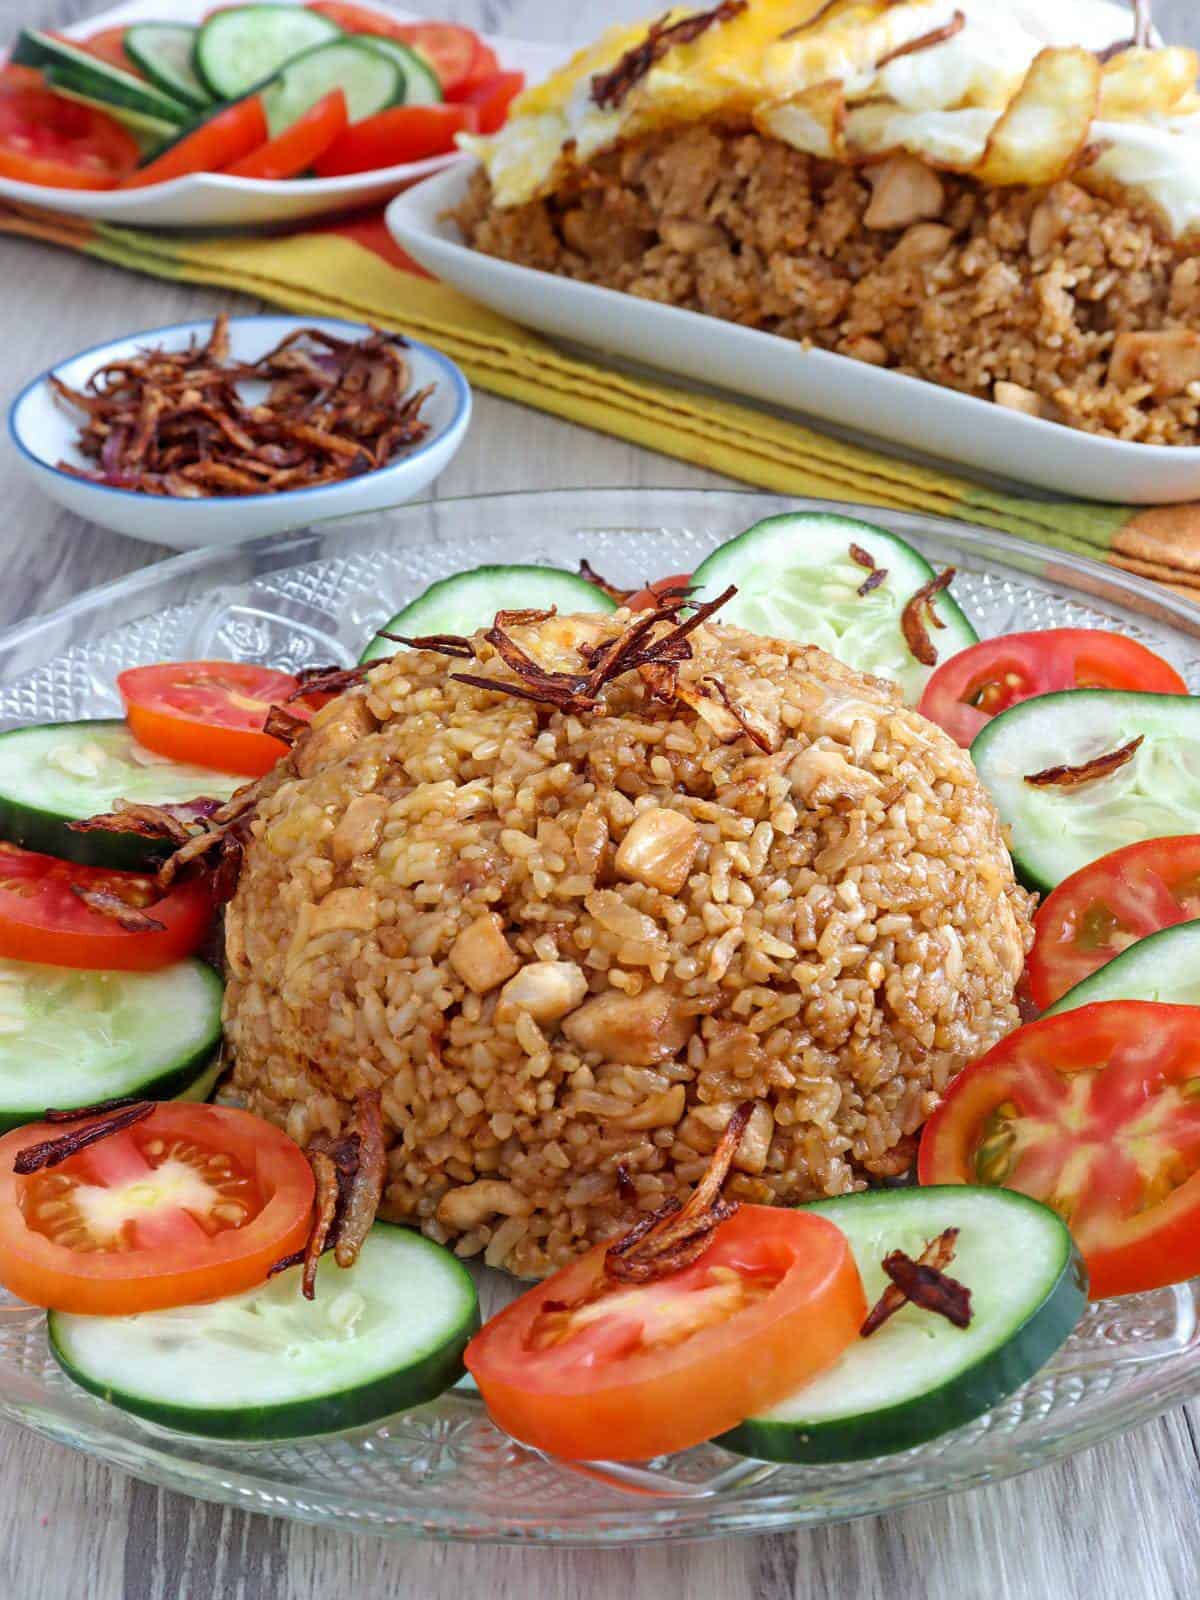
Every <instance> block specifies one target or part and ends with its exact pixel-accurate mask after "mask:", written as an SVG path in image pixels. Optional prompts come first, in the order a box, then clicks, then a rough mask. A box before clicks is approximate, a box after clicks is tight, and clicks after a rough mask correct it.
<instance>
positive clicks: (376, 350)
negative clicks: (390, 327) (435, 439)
mask: <svg viewBox="0 0 1200 1600" xmlns="http://www.w3.org/2000/svg"><path fill="white" fill-rule="evenodd" d="M403 349H404V340H403V339H401V338H400V336H399V335H398V334H390V333H384V332H382V331H381V330H380V329H378V328H375V329H372V331H371V332H370V333H369V334H368V335H367V336H366V337H365V338H363V339H359V340H351V339H339V338H337V337H335V336H334V335H332V334H327V333H325V332H323V331H322V330H321V329H319V328H303V329H299V330H298V331H297V332H296V333H293V334H290V335H289V336H288V337H287V338H286V339H284V340H283V341H282V342H281V343H280V344H278V345H276V347H275V348H274V349H273V350H271V351H268V353H267V354H266V355H264V356H262V357H260V358H259V359H258V360H257V361H253V362H236V361H235V362H231V361H230V359H229V330H228V318H227V317H226V316H225V315H224V314H222V315H221V316H219V317H218V318H217V319H216V321H215V322H214V323H213V327H212V332H211V334H210V336H209V339H208V342H207V343H206V344H197V343H196V341H195V340H193V341H192V342H191V343H190V344H189V345H188V346H187V347H186V348H185V349H183V350H164V349H159V348H153V349H143V350H139V351H138V353H137V354H136V355H135V356H132V357H129V358H128V359H126V360H123V361H114V362H110V363H109V364H108V365H107V366H105V367H101V368H100V369H99V371H97V372H94V373H93V374H92V376H91V377H90V378H89V379H88V381H87V384H86V385H85V387H84V388H83V389H78V390H76V389H72V388H70V387H69V386H68V385H67V384H65V383H64V382H63V381H62V380H61V379H60V378H57V377H51V378H50V380H49V382H50V387H51V390H52V392H53V393H54V394H55V395H56V396H57V398H58V399H59V400H60V401H62V402H63V404H64V405H66V406H68V407H70V408H72V409H74V410H75V411H78V412H82V413H83V416H84V419H85V420H84V422H83V423H82V425H81V427H80V431H79V436H78V439H77V441H76V444H77V448H78V450H79V452H80V454H81V455H83V456H84V457H85V458H86V459H87V460H88V461H91V462H94V463H95V467H94V469H92V470H89V469H86V468H80V467H76V466H72V465H71V464H70V463H68V462H60V463H59V466H60V467H62V468H63V469H64V470H65V471H68V472H70V473H72V475H73V476H75V477H81V478H86V479H88V480H90V481H91V482H94V483H102V484H105V485H107V486H108V487H110V488H117V489H134V490H138V491H140V492H142V493H144V494H156V495H168V496H175V497H177V498H181V499H191V500H196V499H204V498H208V497H212V496H233V495H246V494H274V493H278V492H280V491H283V490H289V489H308V488H313V487H315V486H316V485H318V484H323V483H335V482H338V481H339V480H341V479H344V478H350V477H354V476H356V475H358V474H359V473H363V472H373V471H375V470H377V469H378V468H380V467H383V466H386V465H387V464H388V463H389V462H390V461H391V460H392V459H393V458H394V457H395V456H396V454H397V453H398V452H399V451H401V450H403V449H404V448H406V447H407V446H409V445H413V444H416V443H418V442H419V441H420V440H421V439H423V438H424V437H425V435H426V434H427V433H428V432H429V427H428V424H427V423H424V422H422V421H421V417H420V412H421V408H422V406H423V405H424V404H425V402H426V400H427V399H428V398H429V395H430V393H431V392H432V391H431V390H429V389H422V390H419V391H416V392H409V380H410V373H409V366H408V361H407V359H406V357H405V356H404V354H403ZM247 382H258V383H262V382H266V383H268V384H269V385H270V388H269V391H268V393H267V395H266V397H265V399H263V400H261V401H258V402H252V401H251V400H249V399H248V398H246V397H244V396H243V395H242V393H241V390H240V389H239V387H238V386H239V384H244V383H247Z"/></svg>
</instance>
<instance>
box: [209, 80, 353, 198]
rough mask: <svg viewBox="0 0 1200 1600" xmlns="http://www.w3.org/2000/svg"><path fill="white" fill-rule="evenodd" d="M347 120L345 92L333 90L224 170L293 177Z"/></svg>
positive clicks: (236, 174) (253, 175) (235, 173)
mask: <svg viewBox="0 0 1200 1600" xmlns="http://www.w3.org/2000/svg"><path fill="white" fill-rule="evenodd" d="M349 120H350V118H349V115H348V113H347V110H346V95H345V91H344V90H342V89H334V90H333V91H332V92H331V93H330V94H327V95H326V96H325V97H324V99H321V100H318V101H317V103H316V105H315V106H311V107H310V108H309V109H308V110H307V111H306V112H305V113H304V115H303V116H302V117H298V118H297V119H296V121H295V122H293V123H292V125H291V127H290V128H285V129H284V131H283V132H282V133H281V134H280V135H279V137H278V138H277V139H268V140H267V142H266V144H261V145H259V147H258V149H257V150H251V152H250V154H249V155H248V156H243V157H242V159H241V160H240V161H235V162H234V163H233V165H232V166H231V167H226V168H225V171H226V172H227V173H228V174H229V176H230V177H231V178H295V177H296V176H298V174H299V173H301V172H305V171H307V169H308V168H309V167H311V166H312V164H313V162H314V161H315V160H316V159H317V157H318V156H319V155H321V154H322V153H323V152H324V151H326V150H328V149H329V146H330V145H331V144H332V143H333V141H334V140H335V139H336V138H337V136H338V134H339V133H341V132H342V130H343V129H344V128H345V127H346V124H347V123H348V122H349Z"/></svg>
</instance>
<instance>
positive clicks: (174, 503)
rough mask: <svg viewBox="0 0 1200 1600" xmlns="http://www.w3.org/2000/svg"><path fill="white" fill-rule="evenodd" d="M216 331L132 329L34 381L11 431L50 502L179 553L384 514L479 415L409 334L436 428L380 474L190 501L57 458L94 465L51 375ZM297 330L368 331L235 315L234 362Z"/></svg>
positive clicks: (324, 320) (76, 380)
mask: <svg viewBox="0 0 1200 1600" xmlns="http://www.w3.org/2000/svg"><path fill="white" fill-rule="evenodd" d="M211 328H212V321H211V319H208V318H204V319H201V320H199V321H196V322H178V323H174V324H172V325H171V326H170V327H167V328H150V329H147V330H146V331H144V332H142V333H134V334H130V335H129V336H128V337H127V338H124V339H114V340H113V341H112V342H111V343H109V344H102V345H95V346H93V348H92V349H90V350H82V351H80V353H79V354H78V355H75V356H71V357H70V358H69V359H68V360H66V361H61V362H58V363H57V364H56V365H55V366H54V367H52V368H50V369H49V371H47V372H43V373H41V374H40V375H39V376H38V377H36V378H34V379H33V380H32V382H30V383H28V384H26V386H25V387H24V388H23V389H22V390H21V392H20V393H19V394H18V395H17V397H16V399H15V400H14V401H13V403H12V405H11V407H10V409H9V414H8V429H9V437H10V438H11V440H12V443H13V446H14V448H15V450H16V452H17V457H18V459H19V460H20V462H21V464H22V465H23V466H24V467H25V469H26V471H28V472H29V474H30V476H31V477H33V478H34V480H35V481H36V482H37V483H38V485H39V486H40V487H41V488H42V489H43V490H44V491H45V493H46V494H48V495H49V496H50V498H51V499H52V500H55V501H57V502H58V504H59V505H61V506H65V507H66V509H67V510H68V511H73V512H74V513H75V514H76V515H77V516H80V517H84V518H86V519H87V520H88V521H89V522H96V523H99V524H100V526H101V527H104V528H111V529H112V530H113V532H114V533H124V534H127V535H128V536H129V537H130V538H132V539H146V540H149V541H150V542H151V543H153V544H165V545H170V546H172V547H173V548H174V549H176V550H194V549H198V548H200V547H202V546H206V545H222V544H232V543H234V542H235V541H236V540H238V539H245V538H248V537H250V536H252V535H262V534H269V533H282V532H285V531H288V530H291V529H294V528H303V527H307V526H309V524H311V523H314V522H324V521H327V520H328V519H330V518H334V517H347V516H354V515H357V514H359V513H362V512H367V511H381V510H383V509H385V508H386V507H388V506H394V505H399V504H400V503H401V502H402V501H405V500H412V499H414V498H415V497H416V496H417V495H418V494H420V492H421V491H422V490H423V489H425V488H427V487H428V485H429V484H430V483H432V482H433V480H434V479H435V478H436V477H437V475H438V474H439V473H440V472H441V471H442V470H443V469H444V468H445V467H446V466H448V465H449V463H450V461H451V460H452V459H453V457H454V455H455V452H456V451H457V450H458V447H459V445H460V444H461V443H462V441H463V439H464V437H465V435H466V431H467V427H468V425H469V423H470V420H471V390H470V386H469V385H468V383H467V380H466V379H465V378H464V377H463V375H462V373H461V372H460V371H459V369H458V368H457V367H456V366H455V364H454V362H453V361H451V360H450V359H449V357H447V356H444V355H442V354H441V352H440V351H437V350H433V349H431V348H430V347H429V346H428V345H424V344H418V343H415V342H413V341H411V340H410V341H409V343H408V349H407V354H408V358H409V363H410V366H411V368H412V383H413V386H414V387H415V388H419V389H420V388H425V387H426V386H427V385H429V384H432V385H433V386H434V388H433V393H432V394H431V395H430V397H429V399H428V400H427V401H426V403H425V407H424V409H423V411H422V413H421V414H422V416H423V418H424V419H425V420H426V421H427V422H428V423H429V425H430V431H429V433H428V434H427V436H426V437H425V438H424V439H423V440H422V441H421V443H420V444H418V445H415V446H413V447H412V448H411V449H409V450H406V451H403V452H402V453H401V454H400V455H398V456H397V457H396V458H395V460H393V461H391V462H389V464H388V465H387V466H385V467H381V468H379V470H378V471H376V472H366V473H363V474H362V475H361V476H360V477H356V478H347V479H344V480H342V481H341V482H339V483H330V484H322V485H319V486H317V487H315V488H312V489H289V490H284V491H283V492H281V493H278V494H247V495H231V496H221V497H220V498H212V499H204V500H183V499H174V498H166V497H164V496H161V495H152V494H143V493H141V492H139V491H138V490H134V489H116V488H111V487H109V486H108V485H107V484H100V483H91V482H89V481H88V480H87V479H85V478H78V477H76V476H74V474H73V473H71V472H66V471H64V470H63V469H62V467H61V466H60V465H59V463H60V462H63V461H65V462H68V463H69V464H71V465H73V466H78V467H85V468H86V467H90V466H91V465H92V463H90V462H87V461H85V460H84V458H83V457H82V456H81V455H80V454H79V452H78V451H77V449H76V448H75V440H76V438H77V436H78V433H79V426H80V422H81V420H82V418H81V417H80V416H79V415H78V414H77V413H75V412H74V411H73V410H71V409H68V408H67V407H66V406H64V405H63V404H62V402H61V401H59V400H58V398H57V397H56V396H55V394H54V391H53V389H52V388H51V386H50V384H49V382H48V379H49V378H50V376H51V374H53V375H54V376H55V377H58V378H60V379H61V380H62V381H63V382H64V383H66V384H69V385H70V386H71V388H73V389H80V388H82V387H83V386H84V384H85V383H86V382H87V380H88V379H89V378H90V377H91V375H92V374H93V373H94V372H95V371H96V370H97V369H98V368H100V367H102V366H104V365H105V364H106V363H108V362H111V361H118V360H121V359H123V358H125V357H128V356H132V355H135V354H136V353H137V352H138V351H139V350H142V349H145V348H146V347H147V346H150V345H157V346H159V347H161V348H163V349H167V350H178V349H182V348H183V347H185V346H186V345H187V344H188V343H189V342H190V341H191V340H196V341H198V342H201V343H202V342H203V341H204V340H205V339H207V337H208V334H209V332H210V330H211ZM298 328H319V329H321V330H322V331H323V332H326V333H332V334H335V335H336V336H337V337H339V338H343V339H348V338H354V339H358V338H363V337H364V336H365V335H366V334H367V333H369V332H370V330H369V329H368V328H367V327H365V326H364V325H362V324H360V323H354V322H342V321H340V320H338V319H336V318H330V317H286V316H252V317H231V318H230V321H229V341H230V355H231V357H232V358H233V359H234V360H238V361H254V360H256V359H257V358H258V357H260V356H263V355H265V354H266V353H267V351H268V350H270V349H272V348H273V347H274V346H275V345H277V344H278V343H279V341H280V340H281V339H283V338H286V337H287V335H288V334H289V333H293V332H295V331H296V330H297V329H298Z"/></svg>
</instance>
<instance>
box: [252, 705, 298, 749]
mask: <svg viewBox="0 0 1200 1600" xmlns="http://www.w3.org/2000/svg"><path fill="white" fill-rule="evenodd" d="M307 731H308V719H307V718H306V717H298V716H296V715H295V714H294V713H293V712H291V711H288V710H287V709H286V707H284V706H272V707H271V709H270V710H269V711H268V712H267V719H266V721H265V722H264V723H263V732H264V733H269V734H270V736H271V738H272V739H278V740H280V741H281V742H282V743H283V744H286V745H288V746H291V745H294V744H295V742H296V740H297V739H298V738H299V737H300V735H301V734H302V733H306V732H307Z"/></svg>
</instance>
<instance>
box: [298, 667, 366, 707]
mask: <svg viewBox="0 0 1200 1600" xmlns="http://www.w3.org/2000/svg"><path fill="white" fill-rule="evenodd" d="M377 666H379V662H378V661H360V662H359V664H358V665H357V666H356V667H301V668H300V671H299V672H298V673H297V674H296V687H295V688H294V689H293V690H292V692H291V694H289V695H288V696H287V698H286V699H285V700H284V702H283V703H284V705H285V706H286V705H291V703H292V701H293V700H305V699H307V698H308V696H309V695H310V694H345V692H346V690H347V689H354V688H357V686H358V685H359V684H360V683H361V682H362V681H363V679H364V678H365V677H366V675H367V673H368V672H370V671H371V670H372V669H373V668H375V667H377Z"/></svg>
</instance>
